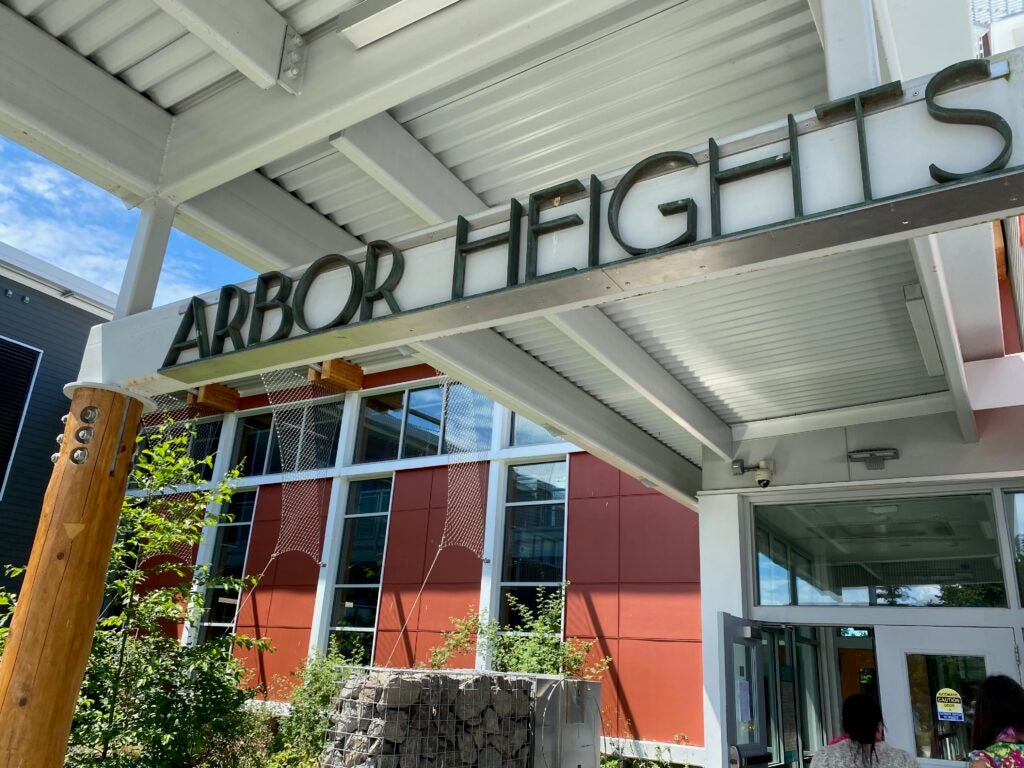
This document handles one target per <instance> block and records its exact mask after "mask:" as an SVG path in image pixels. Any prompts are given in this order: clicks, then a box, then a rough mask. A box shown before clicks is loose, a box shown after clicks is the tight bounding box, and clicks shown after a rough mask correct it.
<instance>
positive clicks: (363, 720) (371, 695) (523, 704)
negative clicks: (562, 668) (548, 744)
mask: <svg viewBox="0 0 1024 768" xmlns="http://www.w3.org/2000/svg"><path fill="white" fill-rule="evenodd" d="M534 701H535V682H534V680H532V679H531V678H529V677H525V676H515V675H502V674H487V675H484V674H480V673H478V672H473V671H467V672H444V673H434V672H423V671H421V670H391V669H367V668H363V667H349V668H346V669H345V672H344V679H343V680H342V682H341V684H340V692H339V696H338V698H337V700H336V702H335V710H334V712H333V713H332V714H331V726H330V728H329V729H328V731H327V743H326V745H325V747H324V753H323V757H322V761H321V764H322V766H323V768H357V766H358V767H359V768H528V766H530V765H532V760H531V754H532V751H533V748H534V741H535V740H534V731H535V728H534V718H535V714H534V713H535V704H534Z"/></svg>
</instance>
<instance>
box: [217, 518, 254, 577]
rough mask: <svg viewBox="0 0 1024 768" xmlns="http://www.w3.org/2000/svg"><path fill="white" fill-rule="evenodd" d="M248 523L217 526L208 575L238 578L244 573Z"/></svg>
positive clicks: (247, 544) (247, 543)
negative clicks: (215, 541) (215, 543)
mask: <svg viewBox="0 0 1024 768" xmlns="http://www.w3.org/2000/svg"><path fill="white" fill-rule="evenodd" d="M249 528H250V526H248V525H219V526H217V545H216V547H215V548H214V553H213V563H212V564H211V568H210V575H211V576H215V577H221V578H233V579H240V578H242V576H244V575H245V573H244V568H245V551H246V549H247V548H248V546H249Z"/></svg>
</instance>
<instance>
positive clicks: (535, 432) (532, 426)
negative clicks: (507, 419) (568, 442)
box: [511, 413, 560, 445]
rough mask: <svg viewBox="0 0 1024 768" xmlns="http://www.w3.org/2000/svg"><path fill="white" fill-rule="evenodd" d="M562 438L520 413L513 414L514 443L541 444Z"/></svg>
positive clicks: (554, 441)
mask: <svg viewBox="0 0 1024 768" xmlns="http://www.w3.org/2000/svg"><path fill="white" fill-rule="evenodd" d="M559 439H560V438H557V437H555V436H554V435H552V434H551V433H550V432H548V431H547V430H546V429H544V427H542V426H541V425H540V424H536V423H534V422H532V421H530V420H529V419H528V418H526V417H525V416H521V415H520V414H518V413H513V414H512V440H511V444H512V445H541V444H543V443H557V442H558V441H559Z"/></svg>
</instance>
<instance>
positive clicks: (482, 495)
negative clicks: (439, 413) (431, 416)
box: [441, 377, 492, 558]
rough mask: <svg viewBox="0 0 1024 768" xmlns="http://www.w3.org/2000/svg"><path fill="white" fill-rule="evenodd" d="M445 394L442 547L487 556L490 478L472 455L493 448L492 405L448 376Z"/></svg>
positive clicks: (444, 388) (442, 384)
mask: <svg viewBox="0 0 1024 768" xmlns="http://www.w3.org/2000/svg"><path fill="white" fill-rule="evenodd" d="M441 387H442V390H443V392H444V446H443V450H444V452H445V453H446V454H447V456H448V493H447V509H446V513H445V520H444V533H443V535H442V538H441V547H442V548H444V547H464V548H465V549H468V550H469V551H470V552H472V553H474V554H475V555H476V556H477V557H481V558H482V557H483V555H484V509H485V507H486V500H487V488H486V476H485V474H484V473H483V472H482V470H481V465H480V463H479V462H475V461H470V460H468V459H469V454H480V453H481V452H482V451H487V450H489V449H490V434H491V413H492V408H491V402H490V400H488V399H487V398H484V397H482V396H481V395H478V394H477V393H476V392H474V391H473V390H472V389H470V388H469V387H467V386H466V385H465V384H461V383H459V382H458V381H455V380H454V379H451V378H448V377H446V378H445V379H443V380H442V383H441Z"/></svg>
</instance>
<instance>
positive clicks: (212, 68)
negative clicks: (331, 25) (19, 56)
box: [0, 0, 358, 112]
mask: <svg viewBox="0 0 1024 768" xmlns="http://www.w3.org/2000/svg"><path fill="white" fill-rule="evenodd" d="M0 2H2V3H3V4H4V5H6V6H8V7H10V8H11V9H12V10H14V11H17V12H18V13H20V14H21V15H22V16H25V17H26V18H28V19H30V20H31V21H32V22H34V23H35V24H37V25H38V26H40V27H42V28H43V29H45V30H46V31H47V32H48V33H50V34H51V35H53V36H54V37H56V38H58V39H59V40H61V41H62V42H63V43H64V44H65V45H68V46H69V47H71V48H73V49H74V50H75V51H77V52H78V53H80V54H82V55H83V56H85V57H86V58H88V59H91V60H92V61H94V62H96V63H97V64H99V65H100V66H101V67H103V68H104V69H105V70H106V71H107V72H109V73H110V74H112V75H116V76H117V77H119V78H121V79H122V80H124V81H125V82H126V83H128V85H130V86H131V87H132V88H134V89H135V90H137V91H139V92H140V93H144V94H146V95H147V96H149V98H151V99H152V100H153V101H155V102H156V103H157V104H159V105H160V106H161V107H164V108H165V109H168V110H170V111H172V112H175V111H179V110H180V109H181V108H182V107H184V106H185V105H187V104H188V103H189V102H190V101H191V100H192V99H194V98H195V97H197V96H198V95H200V94H205V93H206V92H208V91H209V90H210V89H215V88H217V87H222V86H223V85H225V84H227V83H230V82H234V81H235V80H236V79H238V78H240V77H241V75H239V74H238V72H237V70H235V68H234V67H233V66H231V65H230V64H228V63H227V61H225V60H224V59H222V58H221V57H220V56H218V55H217V54H216V53H214V52H213V50H212V49H211V48H209V46H207V45H206V44H205V43H203V42H202V41H201V40H200V39H199V38H197V37H196V36H195V35H192V34H190V33H189V32H187V31H186V30H185V28H184V27H183V26H181V24H179V23H178V22H177V21H175V20H174V19H172V18H171V17H170V16H168V15H167V14H166V13H164V12H163V11H161V10H160V9H159V8H158V7H157V6H156V5H155V4H154V3H153V2H152V0H0ZM266 2H268V3H269V4H270V5H272V6H273V7H274V8H275V9H277V10H278V11H279V12H280V13H281V15H283V16H284V17H285V18H287V19H288V21H289V23H290V24H291V25H292V26H293V27H294V28H295V29H297V30H298V31H299V32H300V33H302V34H307V33H309V32H310V31H312V30H314V29H316V28H318V27H320V26H322V25H323V24H325V23H326V22H328V21H331V20H332V19H333V18H334V17H336V16H337V15H338V14H339V13H340V12H341V11H343V10H345V9H347V8H351V7H352V6H353V5H355V4H356V3H357V2H358V0H266Z"/></svg>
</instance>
